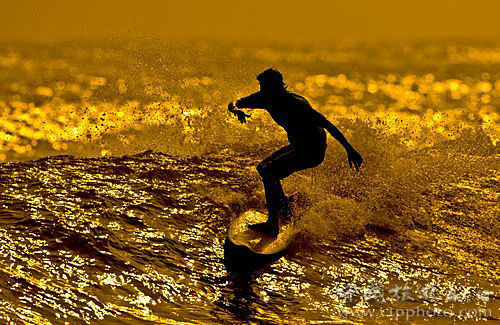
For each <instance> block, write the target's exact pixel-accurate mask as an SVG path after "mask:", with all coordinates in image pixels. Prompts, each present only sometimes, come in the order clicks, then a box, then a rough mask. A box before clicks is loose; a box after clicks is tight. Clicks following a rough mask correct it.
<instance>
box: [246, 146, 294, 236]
mask: <svg viewBox="0 0 500 325" xmlns="http://www.w3.org/2000/svg"><path fill="white" fill-rule="evenodd" d="M292 150H293V149H292V147H291V146H286V147H283V148H281V149H280V150H278V151H276V152H275V153H273V154H272V155H270V156H269V157H267V158H266V159H264V160H263V161H262V162H261V163H260V164H259V165H258V166H257V171H258V172H259V174H260V176H261V177H262V182H263V183H264V191H265V195H266V207H267V211H268V219H267V221H266V222H265V223H261V224H256V225H250V226H249V228H250V229H252V230H255V231H260V232H264V233H268V234H271V235H273V236H277V235H278V231H279V227H278V216H279V214H280V212H281V210H282V207H283V202H284V201H285V200H286V196H285V193H284V192H283V188H282V186H281V183H280V181H279V178H277V177H276V176H275V175H273V172H272V167H273V163H274V161H275V160H276V159H278V158H279V157H282V156H284V155H287V154H289V153H290V152H291V151H292Z"/></svg>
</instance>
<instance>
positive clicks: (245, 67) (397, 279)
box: [0, 39, 500, 324]
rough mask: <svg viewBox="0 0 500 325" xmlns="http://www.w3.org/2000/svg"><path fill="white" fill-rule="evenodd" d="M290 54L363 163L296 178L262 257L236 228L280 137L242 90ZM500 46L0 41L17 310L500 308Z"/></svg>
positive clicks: (328, 162) (81, 314) (364, 318)
mask: <svg viewBox="0 0 500 325" xmlns="http://www.w3.org/2000/svg"><path fill="white" fill-rule="evenodd" d="M272 66H275V67H276V68H278V69H279V70H280V71H281V72H282V73H283V75H284V77H285V82H286V83H287V85H288V89H289V90H290V91H293V92H296V93H298V94H300V95H303V96H304V97H306V98H307V99H308V100H309V102H310V103H311V105H312V106H313V107H314V108H315V109H317V110H318V111H320V112H321V113H323V114H324V115H325V116H326V117H327V118H328V119H329V120H330V121H332V122H333V123H334V124H335V125H336V126H337V127H338V128H339V129H340V130H341V131H342V132H343V133H344V135H345V136H346V138H347V139H348V140H349V142H350V143H351V144H352V145H353V146H354V147H355V148H356V149H357V150H358V151H359V152H360V154H361V155H362V156H363V158H364V165H363V167H362V169H361V171H360V172H355V171H354V170H353V169H349V166H348V163H347V155H346V153H345V151H344V150H343V148H342V147H341V146H340V145H339V144H338V143H336V142H335V140H334V139H333V138H331V137H329V140H328V149H327V153H326V158H325V161H324V162H323V163H322V164H321V165H320V166H318V167H316V168H313V169H307V170H304V171H301V172H298V173H296V174H293V175H292V176H290V177H288V178H286V179H285V180H284V181H282V183H283V186H284V189H285V192H286V194H287V195H289V196H293V197H294V198H296V202H297V203H296V204H295V206H296V209H295V210H294V213H293V217H292V222H293V225H294V227H296V229H297V230H298V231H299V233H298V235H297V236H296V237H295V239H294V240H293V242H292V244H291V246H290V247H289V249H288V251H287V252H286V254H285V256H284V257H282V258H281V259H279V260H278V261H276V262H275V263H272V264H270V265H266V266H264V267H261V268H258V269H254V270H248V272H244V273H241V272H232V271H231V270H229V269H228V268H227V267H226V266H225V263H224V249H223V246H224V240H225V237H226V233H227V229H228V227H229V225H230V224H231V221H232V220H234V219H235V218H236V217H237V216H238V215H239V214H240V213H242V212H244V211H246V210H249V209H256V210H260V211H265V199H264V193H263V186H262V183H261V179H260V176H259V175H258V173H257V171H256V169H255V167H256V165H257V164H258V163H259V161H261V160H262V159H264V158H265V157H266V156H268V155H270V154H271V153H272V152H273V151H275V150H277V149H279V148H280V147H282V146H284V145H286V144H287V140H286V134H285V133H284V132H283V131H282V130H281V129H280V128H279V127H278V126H277V125H275V124H274V123H273V122H272V120H271V119H270V117H269V116H268V115H267V113H266V112H265V111H263V110H247V113H249V114H250V115H251V118H249V119H248V123H247V124H240V123H239V122H238V120H237V119H236V118H235V117H234V116H231V115H230V114H229V113H228V111H227V104H228V103H229V102H230V101H232V100H235V99H237V98H239V97H242V96H245V95H247V94H249V93H251V92H254V91H256V90H258V84H257V81H256V80H255V77H256V75H257V74H258V73H259V72H261V71H263V70H264V69H267V68H269V67H272ZM499 107H500V44H499V43H497V42H493V41H491V42H488V41H467V40H440V41H431V40H429V41H419V42H384V43H356V42H336V43H315V44H313V43H306V42H294V43H272V42H249V41H160V40H153V39H152V40H140V41H139V40H132V39H130V40H126V39H112V40H110V39H108V40H101V41H78V42H76V41H75V42H57V43H52V44H40V43H21V42H17V43H15V42H11V43H6V42H4V43H2V45H1V46H0V114H1V118H0V160H1V161H2V162H1V163H0V243H1V245H0V297H1V299H0V320H1V321H2V322H4V323H16V324H17V323H26V324H31V323H37V324H38V323H39V324H66V323H67V324H80V323H81V324H85V323H88V324H94V323H98V324H101V323H102V324H108V323H111V324H114V323H120V324H121V323H130V324H137V323H165V324H171V323H178V322H180V323H241V322H243V323H305V322H311V323H342V324H344V323H345V324H350V323H382V324H385V323H387V324H391V323H394V322H395V321H402V322H407V323H410V322H413V323H415V322H424V321H428V322H432V323H443V324H448V323H450V322H453V321H474V320H486V319H488V320H499V319H500V310H499V308H500V302H499V300H498V299H499V280H500V277H499V260H500V253H499V252H500V241H499V240H500V236H499V235H500V226H499V225H500V222H499V215H500V214H499V212H500V210H499V206H498V201H499V188H500V187H499V177H500V173H499V164H500V161H499V159H498V158H499V154H498V148H497V144H498V141H499V137H500V127H499V123H498V122H499Z"/></svg>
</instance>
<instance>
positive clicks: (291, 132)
mask: <svg viewBox="0 0 500 325" xmlns="http://www.w3.org/2000/svg"><path fill="white" fill-rule="evenodd" d="M235 104H236V107H239V108H263V109H266V110H267V111H268V112H269V114H271V117H272V118H273V120H274V121H275V122H276V123H278V124H279V125H280V126H281V127H283V128H284V129H285V131H286V132H287V134H288V141H289V142H290V144H289V145H287V146H285V147H283V148H281V149H279V150H278V151H276V152H275V153H273V154H272V155H270V156H269V157H267V158H265V159H264V160H263V161H262V162H261V163H259V165H258V166H257V170H258V172H259V174H260V175H261V176H262V179H263V182H264V188H265V192H266V203H267V208H268V210H269V218H270V219H271V218H273V219H274V220H277V215H278V214H279V213H280V212H284V214H288V209H287V208H288V206H287V200H286V196H285V194H284V193H283V188H282V187H281V183H280V180H281V179H283V178H285V177H287V176H289V175H291V174H292V173H294V172H296V171H299V170H303V169H306V168H311V167H315V166H318V165H319V164H321V163H322V162H323V160H324V158H325V151H326V132H325V130H324V128H325V127H327V124H329V122H328V121H327V120H326V118H325V117H324V116H323V115H321V114H320V113H318V112H317V111H315V110H314V109H313V108H312V107H311V105H310V104H309V102H308V101H307V100H306V99H305V98H304V97H302V96H299V95H296V94H294V93H291V92H288V91H286V90H282V91H280V92H278V93H273V94H272V95H266V94H265V93H263V92H261V91H259V92H256V93H254V94H251V95H249V96H247V97H244V98H241V99H239V100H237V101H236V103H235Z"/></svg>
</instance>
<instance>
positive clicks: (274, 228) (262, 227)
mask: <svg viewBox="0 0 500 325" xmlns="http://www.w3.org/2000/svg"><path fill="white" fill-rule="evenodd" d="M248 228H249V229H251V230H253V231H257V232H261V233H264V234H267V235H270V236H273V237H276V236H278V234H279V226H278V224H277V223H268V222H263V223H257V224H255V225H249V226H248Z"/></svg>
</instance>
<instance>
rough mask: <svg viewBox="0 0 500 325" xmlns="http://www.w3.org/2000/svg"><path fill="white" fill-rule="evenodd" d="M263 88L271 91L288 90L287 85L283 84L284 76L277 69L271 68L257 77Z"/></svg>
mask: <svg viewBox="0 0 500 325" xmlns="http://www.w3.org/2000/svg"><path fill="white" fill-rule="evenodd" d="M257 80H258V81H259V83H260V85H261V87H263V88H266V89H269V90H282V89H286V84H285V83H284V82H283V75H282V74H281V72H279V71H278V70H277V69H276V68H269V69H267V70H265V71H264V72H261V73H260V74H259V75H258V76H257Z"/></svg>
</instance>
